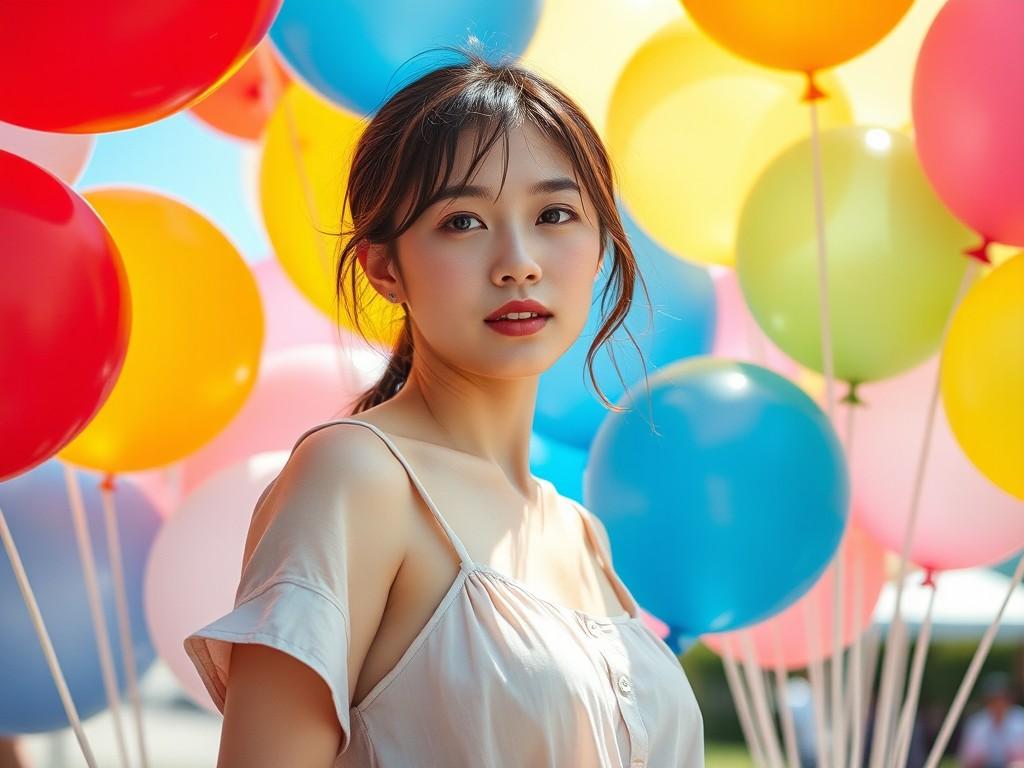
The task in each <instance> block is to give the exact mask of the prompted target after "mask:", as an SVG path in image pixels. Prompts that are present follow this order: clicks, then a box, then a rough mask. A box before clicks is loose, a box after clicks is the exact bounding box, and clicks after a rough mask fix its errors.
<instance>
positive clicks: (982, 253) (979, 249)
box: [964, 235, 992, 264]
mask: <svg viewBox="0 0 1024 768" xmlns="http://www.w3.org/2000/svg"><path fill="white" fill-rule="evenodd" d="M991 244H992V241H991V240H990V239H989V238H988V237H986V236H985V235H982V236H981V245H978V246H975V247H974V248H968V249H967V250H965V251H964V254H966V255H967V256H970V257H971V258H972V259H977V260H978V261H980V262H981V263H982V264H991V263H992V257H990V256H989V255H988V247H989V246H990V245H991Z"/></svg>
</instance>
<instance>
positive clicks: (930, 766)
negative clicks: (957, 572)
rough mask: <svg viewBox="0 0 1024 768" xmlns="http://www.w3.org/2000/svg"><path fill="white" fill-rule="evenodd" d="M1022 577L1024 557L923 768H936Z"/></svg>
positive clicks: (968, 669) (976, 652)
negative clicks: (1007, 605)
mask: <svg viewBox="0 0 1024 768" xmlns="http://www.w3.org/2000/svg"><path fill="white" fill-rule="evenodd" d="M1022 575H1024V556H1021V558H1020V560H1019V561H1018V562H1017V569H1016V570H1015V571H1014V572H1013V578H1012V579H1011V580H1010V586H1009V588H1008V589H1007V590H1006V597H1004V598H1003V604H1002V605H1000V606H999V611H998V612H997V613H996V617H995V618H994V619H993V620H992V623H991V624H990V625H989V626H988V629H986V630H985V634H984V636H983V637H982V638H981V642H980V643H979V644H978V648H977V650H976V651H975V652H974V657H973V658H972V659H971V664H970V666H968V667H967V674H966V675H964V679H963V680H962V681H961V682H960V688H959V689H958V690H957V692H956V697H955V698H954V699H953V705H952V706H951V707H950V708H949V712H947V713H946V719H945V720H943V721H942V727H941V728H940V729H939V735H938V736H937V737H936V739H935V743H934V744H933V745H932V751H931V752H929V753H928V759H927V760H926V761H925V764H924V768H936V766H937V765H938V764H939V760H940V759H941V758H942V755H943V753H944V752H945V751H946V745H947V744H948V743H949V737H950V736H951V735H952V734H953V728H954V726H956V723H957V721H958V720H959V719H960V714H961V713H962V712H963V709H964V704H966V703H967V697H968V696H969V695H970V693H971V690H972V689H973V688H974V683H975V681H977V679H978V673H979V672H981V665H982V664H984V663H985V659H986V658H987V656H988V652H989V649H990V648H991V647H992V642H993V641H994V640H995V637H996V632H997V631H998V629H999V623H1000V622H1001V621H1002V618H1003V612H1004V611H1005V610H1006V604H1007V603H1009V602H1010V597H1011V596H1012V595H1013V593H1014V591H1015V590H1016V589H1017V585H1018V584H1020V580H1021V576H1022Z"/></svg>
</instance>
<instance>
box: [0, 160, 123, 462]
mask: <svg viewBox="0 0 1024 768" xmlns="http://www.w3.org/2000/svg"><path fill="white" fill-rule="evenodd" d="M0 242H2V243H3V248H2V249H0V329H2V332H0V435H3V439H2V440H0V482H2V481H4V480H7V479H8V478H10V477H13V476H14V475H17V474H19V473H21V472H25V471H27V470H29V469H31V468H32V467H34V466H36V465H37V464H40V463H42V462H43V461H46V460H47V459H49V458H50V457H51V456H53V454H55V453H57V452H58V451H59V450H61V449H62V448H63V447H64V446H65V445H67V443H69V442H70V441H71V440H72V439H73V438H74V437H75V436H76V435H77V434H78V433H79V432H81V431H82V429H83V428H84V427H85V425H86V424H88V423H89V421H90V420H91V419H92V418H93V416H95V415H96V412H97V411H98V410H99V409H100V407H101V406H102V405H103V403H104V402H105V401H106V399H107V396H108V395H109V394H110V391H111V390H112V389H113V387H114V383H115V382H116V381H117V377H118V375H119V374H120V373H121V366H122V365H123V364H124V357H125V353H126V351H127V349H128V335H129V330H130V326H131V301H130V296H129V293H128V278H127V275H126V274H125V270H124V265H123V263H122V262H121V255H120V253H119V252H118V250H117V246H116V245H115V243H114V240H113V238H111V236H110V233H109V232H108V231H107V228H106V227H105V226H104V225H103V222H102V221H101V220H100V218H99V216H97V215H96V212H95V211H94V210H93V209H92V207H91V206H90V205H89V204H88V203H87V202H86V201H85V200H84V199H82V197H80V196H79V195H78V194H77V193H76V192H75V191H74V190H72V189H71V188H70V187H68V186H67V185H66V184H64V182H62V181H61V180H60V179H58V178H57V177H56V176H54V175H53V174H51V173H49V172H48V171H45V170H43V169H42V168H40V167H39V166H37V165H35V164H34V163H31V162H29V161H28V160H25V159H24V158H22V157H19V156H18V155H14V154H11V153H10V152H5V151H3V150H0Z"/></svg>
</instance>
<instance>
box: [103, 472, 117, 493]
mask: <svg viewBox="0 0 1024 768" xmlns="http://www.w3.org/2000/svg"><path fill="white" fill-rule="evenodd" d="M116 487H117V485H116V482H115V480H114V473H113V472H107V473H106V474H105V475H103V480H102V481H101V482H100V488H102V489H103V490H104V491H113V490H115V489H116Z"/></svg>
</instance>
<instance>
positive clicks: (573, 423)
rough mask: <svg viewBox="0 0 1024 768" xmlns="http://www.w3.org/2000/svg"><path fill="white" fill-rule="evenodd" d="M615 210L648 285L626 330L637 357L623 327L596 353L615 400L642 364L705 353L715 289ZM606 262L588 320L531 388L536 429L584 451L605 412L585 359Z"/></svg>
mask: <svg viewBox="0 0 1024 768" xmlns="http://www.w3.org/2000/svg"><path fill="white" fill-rule="evenodd" d="M619 213H620V215H621V216H622V221H623V224H624V225H625V228H626V234H627V235H628V237H629V242H630V244H631V245H632V246H633V252H634V255H635V256H636V260H637V264H638V266H639V269H640V272H641V274H642V275H643V278H644V280H645V281H646V283H647V290H648V292H649V293H650V296H651V304H648V303H647V300H646V298H645V296H644V292H643V289H642V288H641V287H640V282H639V280H638V281H637V285H636V289H635V290H634V293H633V304H632V306H631V308H630V311H629V313H628V314H627V315H626V324H625V328H626V329H629V331H630V333H632V334H633V337H634V338H635V339H636V342H637V345H638V346H639V347H640V349H641V350H642V351H643V361H641V359H640V356H639V355H638V354H637V351H636V348H635V347H634V346H633V344H632V342H631V341H630V340H629V337H628V336H627V335H626V333H625V330H624V328H619V330H617V331H616V332H615V334H614V335H613V336H612V338H611V339H610V340H609V341H608V342H606V343H605V347H604V348H603V349H601V350H600V351H599V352H598V353H597V355H596V356H595V358H594V375H595V376H596V377H597V381H598V383H599V384H600V385H601V390H602V391H603V392H604V393H605V396H606V397H607V398H608V399H609V400H610V401H611V402H613V403H614V402H616V400H617V399H618V398H620V397H621V396H622V394H623V393H624V392H625V389H626V386H633V385H634V384H635V383H636V382H638V381H642V380H643V377H644V365H646V367H647V374H648V375H651V374H652V373H654V371H656V370H657V369H658V368H660V367H662V366H665V365H668V364H669V363H674V362H677V361H678V360H681V359H683V358H687V357H693V356H694V355H703V354H706V353H707V352H710V351H711V347H712V344H714V340H715V318H716V315H717V312H716V305H715V288H714V283H713V281H712V279H711V274H710V273H709V272H708V270H707V269H706V268H704V267H701V266H697V265H694V264H688V263H686V262H684V261H681V260H680V259H677V258H676V257H675V256H673V255H672V254H670V253H668V252H667V251H665V250H664V249H663V248H661V246H659V245H658V244H657V243H655V242H654V241H653V240H651V239H650V238H649V237H648V236H647V235H646V234H644V232H643V231H642V230H641V229H640V228H639V227H638V226H637V225H636V223H635V222H634V221H633V220H632V218H630V216H629V214H628V213H627V212H626V210H625V208H624V206H622V205H621V204H620V205H619ZM611 266H612V258H611V254H610V253H608V254H607V255H606V258H605V260H604V264H603V265H602V268H601V275H600V276H599V277H598V280H597V282H596V283H595V285H594V291H593V298H592V302H591V308H590V316H589V317H588V318H587V324H586V325H585V326H584V328H583V331H582V332H581V333H580V336H579V338H578V339H577V340H576V341H575V343H574V344H573V345H572V346H571V347H569V349H568V350H567V351H566V352H565V354H564V355H562V357H560V358H559V359H558V361H557V362H556V363H555V364H554V365H553V366H552V367H551V368H549V369H548V370H547V371H545V372H544V373H543V374H541V377H540V383H539V385H538V391H537V408H536V411H535V414H534V420H533V428H534V430H535V431H536V432H539V433H541V434H543V435H546V436H549V437H552V438H554V439H556V440H558V441H560V442H562V443H566V444H568V445H574V446H576V447H577V448H579V449H581V450H587V449H589V447H590V444H591V442H592V441H593V439H594V435H595V434H597V430H598V427H600V426H601V422H602V421H603V420H604V418H605V415H606V414H608V413H610V411H609V410H608V409H607V408H606V407H605V406H604V405H603V404H602V403H601V401H600V399H599V398H598V396H597V393H596V392H594V388H593V384H592V383H591V381H590V375H589V372H588V371H587V367H586V359H587V350H588V349H589V348H590V345H591V344H592V343H593V341H594V338H595V336H596V335H597V332H598V330H600V327H601V324H602V323H603V322H604V317H603V315H602V312H601V301H600V292H601V291H602V290H603V289H604V286H605V285H606V284H607V282H608V278H609V276H610V273H611ZM652 307H653V310H652ZM608 309H609V310H610V309H611V307H609V308H608ZM609 345H611V346H612V347H613V348H614V350H615V358H616V361H617V362H618V366H619V370H620V371H621V372H622V378H623V380H625V382H626V386H623V384H622V381H620V379H619V375H618V374H617V373H616V371H615V366H614V365H612V360H611V357H609V355H608V346H609Z"/></svg>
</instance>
